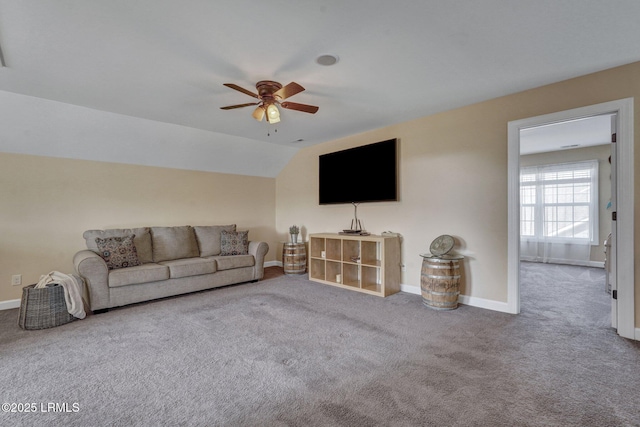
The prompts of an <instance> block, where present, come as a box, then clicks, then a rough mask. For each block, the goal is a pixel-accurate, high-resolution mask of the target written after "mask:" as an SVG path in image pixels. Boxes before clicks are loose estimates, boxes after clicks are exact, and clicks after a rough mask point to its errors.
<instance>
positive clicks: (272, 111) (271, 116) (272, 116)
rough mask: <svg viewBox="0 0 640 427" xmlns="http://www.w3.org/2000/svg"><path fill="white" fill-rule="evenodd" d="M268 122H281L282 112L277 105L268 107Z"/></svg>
mask: <svg viewBox="0 0 640 427" xmlns="http://www.w3.org/2000/svg"><path fill="white" fill-rule="evenodd" d="M267 121H268V122H269V123H271V124H274V123H278V122H279V121H280V111H278V107H276V105H275V104H269V105H268V106H267Z"/></svg>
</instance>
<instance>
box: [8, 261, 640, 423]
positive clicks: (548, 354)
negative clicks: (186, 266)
mask: <svg viewBox="0 0 640 427" xmlns="http://www.w3.org/2000/svg"><path fill="white" fill-rule="evenodd" d="M267 277H268V279H267V280H264V281H261V282H259V283H256V284H243V285H238V286H231V287H226V288H222V289H216V290H211V291H205V292H200V293H197V294H191V295H188V296H182V297H177V298H170V299H165V300H162V301H157V302H153V303H146V304H140V305H135V306H130V307H126V308H122V309H117V310H112V311H110V312H108V313H104V314H100V315H96V316H91V317H89V318H87V319H85V320H82V321H76V322H72V323H69V324H67V325H64V326H60V327H58V328H53V329H49V330H42V331H22V330H20V329H19V328H18V327H17V326H16V319H17V315H18V313H17V310H7V311H3V312H0V325H1V327H0V378H2V386H1V387H0V398H1V400H2V402H7V403H16V404H23V406H22V408H23V409H24V407H25V405H24V404H29V405H30V404H31V403H33V404H35V408H36V411H35V412H31V413H11V412H9V413H6V412H2V413H0V425H3V426H4V425H7V426H22V425H24V426H34V425H38V426H39V425H52V426H53V425H56V426H58V425H64V426H102V425H104V426H107V425H108V426H136V425H139V426H147V425H148V426H160V425H171V426H174V425H196V426H378V425H379V426H422V425H435V426H449V425H457V426H467V425H469V426H472V425H473V426H626V425H640V413H639V410H638V408H639V407H640V369H638V366H640V345H639V344H638V343H637V342H633V341H628V340H625V339H622V338H620V337H618V336H617V335H616V334H615V332H614V331H613V330H611V328H610V327H609V326H608V315H609V314H608V310H609V309H608V299H607V296H606V294H604V290H603V289H604V285H603V283H602V281H603V277H604V276H603V274H602V270H599V269H580V268H575V267H566V266H565V267H558V266H539V265H533V264H524V265H523V273H522V277H523V282H524V284H523V290H522V294H523V303H522V306H523V310H522V311H523V313H522V314H521V315H519V316H513V315H508V314H503V313H496V312H492V311H488V310H482V309H477V308H473V307H468V306H461V307H460V308H459V309H457V310H454V311H447V312H443V311H434V310H430V309H428V308H426V307H424V306H423V305H422V301H421V298H420V297H419V296H417V295H409V294H404V293H399V294H396V295H393V296H390V297H388V298H379V297H373V296H368V295H362V294H359V293H355V292H351V291H345V290H342V289H338V288H334V287H329V286H325V285H321V284H317V283H312V282H309V281H308V280H306V278H305V276H283V275H281V274H280V273H279V270H277V269H269V270H268V276H267ZM50 404H53V406H51V405H50ZM56 404H57V405H56ZM42 405H44V406H42ZM16 407H17V405H16ZM50 408H53V409H52V410H49V409H50ZM63 409H64V410H67V411H68V412H59V411H56V410H63ZM76 409H77V411H76Z"/></svg>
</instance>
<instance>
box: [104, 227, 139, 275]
mask: <svg viewBox="0 0 640 427" xmlns="http://www.w3.org/2000/svg"><path fill="white" fill-rule="evenodd" d="M134 237H135V235H133V234H132V235H130V236H122V237H106V238H104V239H101V238H100V237H96V245H97V246H98V251H99V254H100V256H101V257H102V259H104V260H105V262H106V263H107V268H108V269H109V270H115V269H116V268H125V267H135V266H136V265H140V260H138V252H137V251H136V246H135V245H134V244H133V238H134Z"/></svg>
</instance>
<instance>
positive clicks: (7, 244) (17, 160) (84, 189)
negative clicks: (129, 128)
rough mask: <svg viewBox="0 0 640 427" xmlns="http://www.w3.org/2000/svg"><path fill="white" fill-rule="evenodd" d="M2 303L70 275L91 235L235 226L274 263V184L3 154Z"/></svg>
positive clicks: (266, 180) (264, 180)
mask: <svg viewBox="0 0 640 427" xmlns="http://www.w3.org/2000/svg"><path fill="white" fill-rule="evenodd" d="M0 200H2V209H1V210H0V236H1V237H0V302H1V301H6V300H11V299H16V298H20V296H21V292H22V291H21V288H22V287H21V286H11V276H12V275H14V274H22V276H23V285H28V284H31V283H35V282H37V281H38V279H39V277H40V275H41V274H46V273H48V272H49V271H52V270H58V271H62V272H71V271H73V265H72V258H73V255H74V253H75V252H76V251H78V250H80V249H84V248H85V247H86V246H85V242H84V239H83V238H82V233H83V232H84V231H85V230H88V229H104V228H120V227H137V226H154V225H155V226H170V225H185V224H189V225H216V224H231V223H235V224H237V225H238V228H239V229H244V230H249V238H250V240H264V241H266V242H268V243H269V246H270V247H271V249H270V250H269V253H268V254H267V258H266V259H267V260H274V259H275V255H274V253H275V251H274V247H275V246H276V243H277V240H276V238H275V232H274V223H275V179H273V178H260V177H249V176H242V175H230V174H221V173H211V172H194V171H186V170H179V169H167V168H158V167H149V166H132V165H123V164H115V163H102V162H95V161H84V160H68V159H57V158H47V157H39V156H30V155H22V154H2V153H0Z"/></svg>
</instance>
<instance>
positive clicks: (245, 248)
mask: <svg viewBox="0 0 640 427" xmlns="http://www.w3.org/2000/svg"><path fill="white" fill-rule="evenodd" d="M220 246H221V247H220V249H221V250H220V255H222V256H225V255H247V254H248V253H249V232H248V231H225V230H223V231H222V232H221V233H220Z"/></svg>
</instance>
